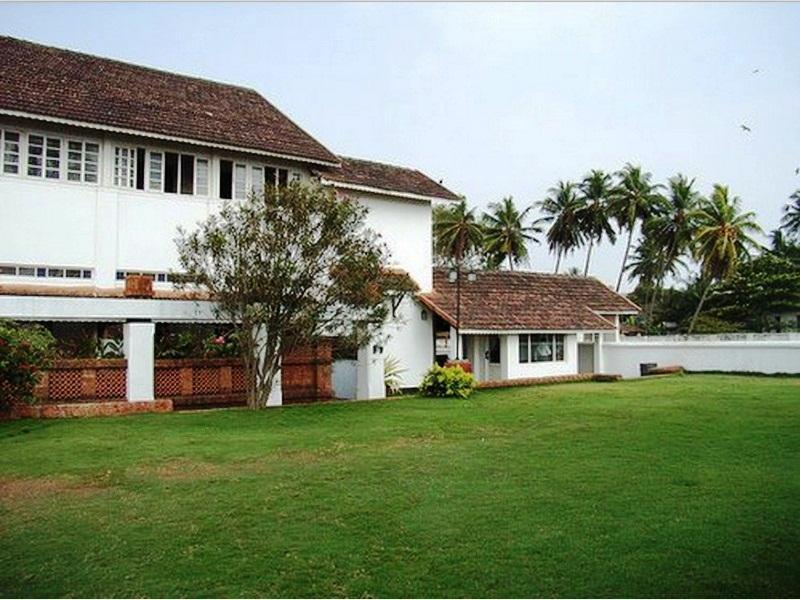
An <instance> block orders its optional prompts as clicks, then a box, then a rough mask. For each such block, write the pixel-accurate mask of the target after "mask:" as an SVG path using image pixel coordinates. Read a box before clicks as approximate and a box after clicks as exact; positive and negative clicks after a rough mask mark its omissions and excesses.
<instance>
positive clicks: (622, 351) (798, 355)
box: [603, 336, 800, 378]
mask: <svg viewBox="0 0 800 600" xmlns="http://www.w3.org/2000/svg"><path fill="white" fill-rule="evenodd" d="M641 364H655V365H656V366H658V367H664V366H673V365H677V366H681V367H683V368H684V369H686V370H687V371H724V372H731V373H764V374H775V373H788V374H796V373H800V340H792V339H791V338H790V339H774V340H770V339H764V338H763V337H762V338H760V339H744V340H738V339H721V338H720V336H709V338H708V339H703V338H702V337H701V336H692V337H691V338H688V339H679V338H674V337H673V338H665V339H663V340H659V339H658V338H656V337H649V338H645V339H643V340H641V341H639V340H636V339H635V338H632V339H631V340H630V341H628V340H625V341H620V342H615V343H605V344H603V366H604V370H605V371H606V372H608V373H620V374H622V376H623V377H626V378H627V377H639V376H640V375H641V373H640V365H641Z"/></svg>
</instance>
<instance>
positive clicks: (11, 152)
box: [0, 129, 22, 175]
mask: <svg viewBox="0 0 800 600" xmlns="http://www.w3.org/2000/svg"><path fill="white" fill-rule="evenodd" d="M20 137H21V136H20V133H19V132H18V131H9V130H8V129H3V130H0V142H1V143H2V144H1V147H0V150H2V152H0V165H2V166H3V170H2V172H3V173H6V174H9V175H17V174H18V173H19V163H20V156H21V155H22V148H21V147H20Z"/></svg>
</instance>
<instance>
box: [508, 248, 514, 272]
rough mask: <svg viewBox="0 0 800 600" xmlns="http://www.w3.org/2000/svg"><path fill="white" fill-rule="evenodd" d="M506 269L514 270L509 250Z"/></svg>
mask: <svg viewBox="0 0 800 600" xmlns="http://www.w3.org/2000/svg"><path fill="white" fill-rule="evenodd" d="M508 270H509V271H513V270H514V261H513V260H512V259H511V253H510V252H509V253H508Z"/></svg>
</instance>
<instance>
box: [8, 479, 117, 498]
mask: <svg viewBox="0 0 800 600" xmlns="http://www.w3.org/2000/svg"><path fill="white" fill-rule="evenodd" d="M102 489H103V488H102V486H99V485H97V484H96V483H86V482H80V481H75V480H72V479H65V478H57V477H43V478H36V479H23V478H2V479H0V502H3V503H4V504H16V503H19V502H28V501H31V500H39V499H42V498H43V497H48V496H63V495H67V496H78V497H80V496H88V495H91V494H96V493H98V492H99V491H101V490H102Z"/></svg>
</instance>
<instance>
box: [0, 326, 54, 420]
mask: <svg viewBox="0 0 800 600" xmlns="http://www.w3.org/2000/svg"><path fill="white" fill-rule="evenodd" d="M54 346H55V339H54V338H53V336H52V335H51V334H50V332H49V331H47V330H46V329H45V328H44V327H41V326H39V325H19V324H17V323H12V322H11V321H4V320H0V409H6V408H8V407H9V406H10V405H11V404H12V402H15V401H22V402H33V388H34V386H35V385H36V382H37V381H38V380H39V376H40V375H41V372H42V370H43V369H47V368H48V367H49V366H50V363H51V361H52V359H53V356H54Z"/></svg>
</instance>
